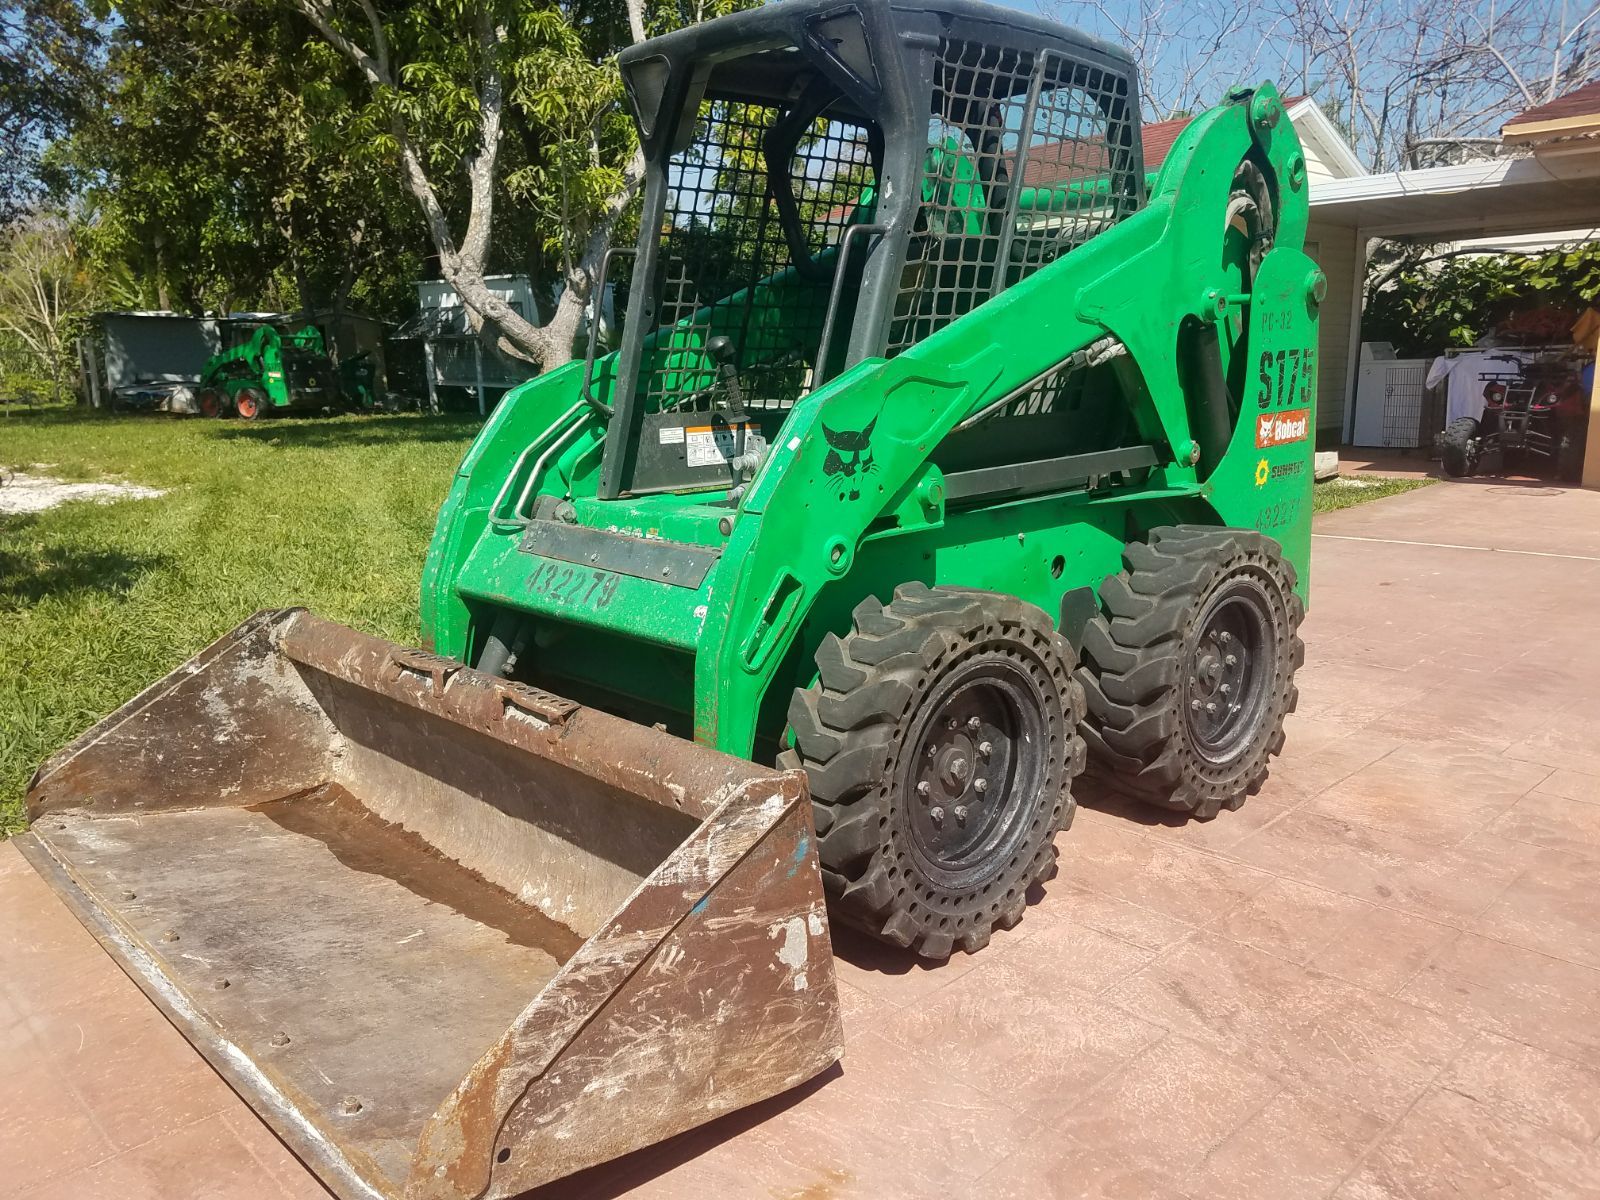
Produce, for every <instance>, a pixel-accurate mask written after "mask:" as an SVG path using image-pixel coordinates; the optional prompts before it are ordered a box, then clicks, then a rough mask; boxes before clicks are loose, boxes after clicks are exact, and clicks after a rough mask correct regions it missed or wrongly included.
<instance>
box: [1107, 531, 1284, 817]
mask: <svg viewBox="0 0 1600 1200" xmlns="http://www.w3.org/2000/svg"><path fill="white" fill-rule="evenodd" d="M1123 563H1124V568H1125V569H1124V570H1122V571H1121V572H1119V573H1118V574H1116V575H1113V576H1111V577H1110V578H1108V579H1107V580H1106V581H1105V583H1104V584H1103V585H1102V586H1101V589H1100V601H1101V604H1102V605H1103V606H1104V609H1105V612H1104V614H1103V615H1100V616H1096V617H1094V618H1093V619H1091V620H1090V622H1089V623H1088V625H1087V626H1086V627H1085V629H1084V634H1083V661H1082V663H1081V665H1080V666H1079V667H1078V673H1077V677H1078V680H1079V682H1081V683H1082V684H1083V688H1084V691H1085V693H1086V695H1087V697H1088V705H1089V716H1088V719H1087V720H1086V721H1085V722H1084V738H1085V740H1086V741H1087V742H1088V746H1089V761H1090V764H1091V766H1092V767H1094V768H1095V773H1096V775H1097V776H1098V777H1099V778H1101V779H1102V780H1103V781H1104V782H1105V783H1106V784H1108V785H1109V787H1110V788H1111V789H1112V790H1113V791H1117V792H1121V793H1123V794H1125V795H1127V796H1129V797H1130V798H1133V799H1137V800H1141V801H1144V802H1147V803H1151V804H1155V805H1158V806H1160V807H1162V808H1169V809H1174V810H1177V811H1179V812H1187V813H1191V814H1193V815H1194V816H1196V817H1199V818H1201V819H1208V818H1211V817H1214V816H1216V815H1217V813H1218V812H1219V811H1221V810H1222V809H1236V808H1238V807H1239V806H1240V805H1241V804H1243V803H1244V800H1245V797H1247V796H1250V795H1253V794H1254V793H1255V792H1257V791H1258V790H1260V787H1261V785H1262V784H1263V783H1264V782H1266V778H1267V762H1268V760H1269V759H1270V758H1271V757H1272V756H1273V755H1275V754H1277V753H1278V752H1279V751H1280V750H1281V749H1282V748H1283V721H1284V718H1285V717H1286V716H1288V714H1289V713H1291V712H1293V711H1294V707H1295V701H1296V700H1297V698H1298V693H1297V692H1296V690H1295V685H1294V673H1295V670H1296V669H1297V668H1298V667H1299V666H1300V664H1301V662H1302V661H1303V660H1304V658H1305V646H1304V644H1303V643H1302V642H1301V641H1300V637H1299V628H1300V622H1301V621H1302V620H1303V619H1304V616H1305V608H1304V605H1303V604H1302V603H1301V601H1300V598H1299V597H1298V596H1297V595H1296V594H1295V591H1294V584H1295V576H1294V568H1293V567H1291V566H1290V565H1289V563H1287V562H1286V561H1284V558H1283V556H1282V554H1281V553H1280V552H1279V549H1278V545H1277V543H1276V542H1274V541H1272V540H1271V539H1270V538H1267V537H1265V536H1263V535H1262V534H1260V533H1258V532H1256V531H1255V530H1253V529H1222V528H1214V527H1210V526H1198V525H1178V526H1171V527H1166V528H1160V529H1154V530H1152V531H1151V532H1150V536H1149V540H1148V541H1144V542H1130V543H1128V545H1127V546H1126V547H1125V548H1124V550H1123Z"/></svg>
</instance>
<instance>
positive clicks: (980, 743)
mask: <svg viewBox="0 0 1600 1200" xmlns="http://www.w3.org/2000/svg"><path fill="white" fill-rule="evenodd" d="M1001 675H1002V677H994V676H991V675H989V674H988V673H987V672H974V673H973V674H971V675H969V676H967V677H966V678H964V679H960V680H956V681H954V686H950V687H947V688H945V689H941V694H939V695H936V696H934V697H930V699H931V701H932V705H933V707H932V711H931V713H930V715H929V717H928V718H926V719H925V720H924V722H923V724H922V728H921V732H920V738H919V742H918V745H917V747H916V750H915V752H914V753H913V754H912V755H911V757H910V758H909V760H908V762H909V764H910V767H911V779H910V784H911V788H910V791H911V802H910V812H909V814H908V815H909V818H910V820H909V822H908V824H909V827H910V829H909V831H910V833H911V840H912V844H913V846H914V848H915V850H916V851H917V853H918V854H920V855H921V856H923V857H924V858H925V859H927V860H928V861H929V862H930V863H931V864H933V865H936V866H938V867H942V868H945V869H958V868H959V867H961V866H962V865H963V864H965V863H967V862H970V861H971V860H972V859H973V858H974V857H976V856H978V855H981V854H982V853H983V852H984V850H985V849H986V847H988V845H989V843H991V842H993V841H996V840H997V839H1000V838H1003V837H1005V836H1007V833H1008V822H1009V821H1010V820H1011V818H1012V815H1013V814H1012V813H1011V812H1010V811H1009V809H1010V808H1011V807H1012V806H1010V805H1009V804H1008V803H1007V801H1008V799H1009V797H1010V793H1011V792H1012V790H1013V786H1014V784H1015V782H1016V780H1015V778H1014V777H1015V775H1016V773H1017V763H1018V762H1019V761H1020V759H1019V749H1018V741H1019V733H1018V729H1019V713H1020V712H1021V706H1020V704H1019V698H1018V696H1017V695H1016V694H1015V687H1014V685H1013V683H1012V682H1011V681H1010V680H1009V679H1006V678H1003V675H1004V672H1002V673H1001Z"/></svg>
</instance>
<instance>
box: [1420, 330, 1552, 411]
mask: <svg viewBox="0 0 1600 1200" xmlns="http://www.w3.org/2000/svg"><path fill="white" fill-rule="evenodd" d="M1530 357H1531V356H1530V355H1528V354H1527V353H1524V352H1523V351H1520V350H1507V349H1494V350H1466V351H1463V352H1462V353H1460V354H1451V355H1443V354H1442V355H1440V356H1439V357H1438V358H1436V359H1434V360H1433V365H1432V366H1430V367H1429V368H1428V377H1427V380H1426V381H1425V382H1426V383H1427V386H1428V387H1438V386H1439V384H1441V383H1444V382H1445V381H1447V380H1448V381H1449V382H1448V386H1447V387H1446V388H1445V415H1444V422H1445V424H1446V425H1448V424H1449V423H1450V422H1451V421H1454V420H1456V419H1457V418H1459V417H1471V418H1472V419H1473V420H1475V421H1481V420H1483V388H1484V384H1485V383H1486V381H1487V380H1488V379H1489V378H1492V377H1494V376H1496V375H1510V374H1515V373H1516V371H1517V369H1518V364H1519V363H1523V362H1526V361H1528V359H1529V358H1530Z"/></svg>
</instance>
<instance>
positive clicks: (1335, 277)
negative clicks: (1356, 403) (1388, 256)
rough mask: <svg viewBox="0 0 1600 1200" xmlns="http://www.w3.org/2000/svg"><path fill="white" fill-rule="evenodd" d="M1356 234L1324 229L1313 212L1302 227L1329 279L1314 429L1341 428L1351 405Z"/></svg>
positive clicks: (1320, 325) (1319, 347)
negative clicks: (1351, 328)
mask: <svg viewBox="0 0 1600 1200" xmlns="http://www.w3.org/2000/svg"><path fill="white" fill-rule="evenodd" d="M1358 249H1359V247H1357V245H1356V233H1355V230H1353V229H1348V228H1344V227H1342V226H1338V225H1324V224H1320V223H1319V222H1318V221H1317V218H1316V214H1315V212H1313V213H1312V217H1311V223H1310V224H1309V225H1308V226H1307V227H1306V253H1307V254H1309V255H1310V256H1311V258H1312V259H1314V260H1315V261H1316V264H1317V265H1318V266H1319V267H1321V268H1322V271H1323V274H1325V275H1326V276H1327V277H1328V295H1327V297H1326V298H1325V299H1324V300H1323V302H1322V312H1321V315H1320V318H1319V320H1318V333H1317V428H1318V429H1319V430H1323V429H1340V428H1342V427H1343V424H1344V413H1345V406H1346V405H1347V404H1348V403H1349V399H1350V398H1349V396H1348V395H1347V389H1348V387H1349V370H1350V326H1351V317H1352V309H1353V306H1354V303H1355V297H1356V288H1357V286H1358V283H1359V281H1358V280H1357V279H1356V278H1355V264H1356V262H1357V261H1358V259H1359V257H1360V255H1359V254H1358V253H1357V251H1358Z"/></svg>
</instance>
